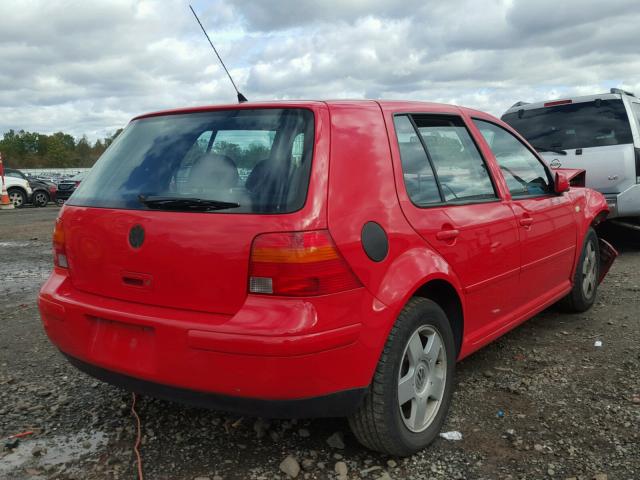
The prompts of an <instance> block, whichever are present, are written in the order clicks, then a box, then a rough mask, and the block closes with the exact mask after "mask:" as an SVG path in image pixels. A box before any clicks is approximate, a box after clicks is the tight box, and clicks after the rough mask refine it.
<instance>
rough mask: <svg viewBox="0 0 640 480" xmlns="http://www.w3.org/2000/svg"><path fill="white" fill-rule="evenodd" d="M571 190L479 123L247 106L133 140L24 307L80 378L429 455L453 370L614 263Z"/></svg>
mask: <svg viewBox="0 0 640 480" xmlns="http://www.w3.org/2000/svg"><path fill="white" fill-rule="evenodd" d="M583 185H584V172H582V171H578V170H572V171H568V170H556V171H554V172H552V171H551V170H549V169H548V168H547V166H546V165H545V164H544V162H543V161H542V160H541V159H540V157H539V156H538V154H537V153H536V152H535V150H534V149H533V148H531V147H530V146H529V145H528V144H527V142H526V141H525V140H524V139H523V138H522V137H520V136H519V135H518V134H517V133H515V131H514V130H513V129H511V128H510V127H509V126H508V125H506V124H505V123H503V122H501V121H500V120H498V119H496V118H494V117H492V116H490V115H487V114H485V113H482V112H479V111H475V110H469V109H466V108H460V107H455V106H448V105H438V104H430V103H418V102H376V101H330V102H320V101H305V102H293V101H282V102H269V103H245V104H242V105H232V106H216V107H203V108H191V109H183V110H175V111H166V112H159V113H151V114H148V115H142V116H140V117H137V118H135V119H133V120H132V122H131V123H130V125H129V126H128V127H127V128H126V129H125V131H124V132H123V133H122V134H121V135H120V136H119V137H118V138H117V139H116V141H115V142H114V144H113V145H112V147H111V148H110V149H109V150H108V151H107V152H105V154H104V155H103V156H102V158H101V159H100V160H99V162H98V163H97V164H96V165H95V166H94V168H93V169H92V171H91V173H90V174H89V175H88V176H87V177H86V179H85V180H84V181H83V182H82V184H81V185H80V186H79V187H78V189H77V190H76V191H75V193H74V194H73V196H72V197H71V198H70V199H69V200H68V201H67V202H66V204H65V206H64V208H63V209H62V211H61V212H60V217H59V219H58V221H57V224H56V227H55V232H54V240H53V242H54V255H55V268H54V271H53V273H52V274H51V277H50V278H49V279H48V280H47V282H46V283H45V285H44V286H43V287H42V290H41V292H40V297H39V307H40V312H41V315H42V321H43V323H44V328H45V329H46V331H47V334H48V335H49V338H50V339H51V341H52V342H53V343H54V344H55V345H56V346H57V347H58V348H59V349H60V350H61V351H62V352H63V353H64V354H65V355H66V356H67V357H68V359H69V361H70V362H71V363H72V364H74V365H75V366H77V367H78V368H79V369H81V370H83V371H85V372H87V373H89V374H91V375H93V376H95V377H97V378H99V379H102V380H104V381H107V382H110V383H113V384H115V385H120V386H123V387H125V388H127V389H130V390H133V391H136V392H141V393H147V394H150V395H152V396H157V397H163V398H169V399H175V400H182V401H185V402H188V403H191V404H196V405H202V406H208V407H212V408H215V409H220V410H226V411H231V412H238V413H243V414H253V415H258V416H264V417H311V416H347V417H349V421H350V424H351V427H352V429H353V431H354V433H355V435H356V437H357V438H358V439H359V440H360V441H361V442H362V443H363V444H364V445H365V446H367V447H369V448H371V449H374V450H378V451H381V452H386V453H389V454H393V455H408V454H411V453H413V452H416V451H417V450H419V449H421V448H423V447H425V446H426V445H427V444H429V443H430V442H431V441H432V440H433V439H434V438H435V437H436V436H437V434H438V431H439V429H440V428H441V426H442V424H443V422H444V419H445V416H446V413H447V409H448V407H449V404H450V402H451V394H452V387H453V373H454V366H455V363H456V361H457V360H460V359H462V358H464V357H466V356H467V355H469V354H471V353H473V352H474V351H476V350H478V349H479V348H481V347H482V346H483V345H486V344H487V343H489V342H491V341H492V340H494V339H495V338H497V337H499V336H500V335H502V334H504V333H505V332H507V331H508V330H510V329H512V328H514V327H515V326H517V325H518V324H520V323H522V322H523V321H525V320H527V319H528V318H531V317H532V316H533V315H535V314H536V313H538V312H540V311H541V310H543V309H545V308H547V307H548V306H550V305H552V304H554V303H556V302H560V303H561V304H562V306H563V307H564V308H565V309H568V310H572V311H584V310H586V309H588V308H589V307H590V306H591V305H592V304H593V302H594V300H595V298H596V289H597V286H598V283H599V282H600V281H601V280H602V278H603V276H604V275H605V273H606V271H607V270H608V268H609V266H610V264H611V262H612V261H613V259H614V258H615V256H616V253H615V250H613V249H612V248H611V247H610V246H609V245H608V244H606V242H604V241H602V240H599V239H598V237H597V236H596V233H595V231H594V228H593V227H594V226H595V225H596V224H597V223H598V222H600V221H602V220H603V219H604V218H605V216H606V215H607V203H606V202H605V199H604V197H603V196H602V195H601V194H600V193H598V192H595V191H593V190H589V189H587V188H584V187H583Z"/></svg>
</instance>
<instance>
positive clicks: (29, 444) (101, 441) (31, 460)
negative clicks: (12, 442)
mask: <svg viewBox="0 0 640 480" xmlns="http://www.w3.org/2000/svg"><path fill="white" fill-rule="evenodd" d="M107 440H108V438H107V435H106V433H104V432H94V433H89V432H81V433H76V434H73V435H55V436H53V437H46V438H45V437H43V438H40V439H37V438H34V439H32V440H23V441H21V442H20V444H19V445H18V447H17V448H15V449H14V450H13V451H12V452H11V453H9V454H8V455H5V456H4V457H0V478H5V475H8V474H10V473H12V474H16V473H18V472H17V470H18V469H24V468H34V469H36V470H39V469H41V468H43V467H48V466H57V465H61V464H63V463H67V462H73V461H75V460H78V459H79V458H80V457H82V456H83V455H87V454H89V453H95V452H96V451H98V450H99V449H100V448H102V447H104V446H105V445H106V444H107ZM35 448H40V449H41V454H40V455H39V456H34V455H33V450H34V449H35Z"/></svg>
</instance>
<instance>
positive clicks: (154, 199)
mask: <svg viewBox="0 0 640 480" xmlns="http://www.w3.org/2000/svg"><path fill="white" fill-rule="evenodd" d="M138 200H139V201H140V203H142V204H143V205H145V206H147V207H148V208H151V209H154V210H181V211H190V210H193V211H207V210H225V209H227V208H238V207H239V206H240V204H239V203H236V202H223V201H221V200H206V199H202V198H191V197H162V196H153V195H138Z"/></svg>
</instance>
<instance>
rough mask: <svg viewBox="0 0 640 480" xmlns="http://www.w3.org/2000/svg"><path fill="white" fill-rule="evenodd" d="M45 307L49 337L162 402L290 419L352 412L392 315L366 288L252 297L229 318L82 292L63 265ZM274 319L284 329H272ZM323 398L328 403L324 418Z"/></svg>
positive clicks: (78, 359)
mask: <svg viewBox="0 0 640 480" xmlns="http://www.w3.org/2000/svg"><path fill="white" fill-rule="evenodd" d="M38 304H39V308H40V314H41V317H42V322H43V325H44V327H45V330H46V332H47V335H48V336H49V338H50V339H51V341H52V342H53V343H54V344H55V345H56V346H57V347H58V348H59V349H60V350H61V351H62V352H63V353H64V354H65V355H67V356H68V357H70V359H71V362H72V363H73V364H74V365H76V366H78V367H79V368H80V369H81V370H84V371H86V372H88V373H89V374H91V375H93V376H95V377H98V378H101V379H103V380H105V381H107V382H110V383H114V384H116V385H120V386H123V387H125V388H129V389H132V390H134V391H140V392H143V393H144V392H147V393H150V394H152V395H154V394H155V395H156V396H159V397H162V398H172V399H175V400H182V401H186V402H187V403H192V404H197V405H203V406H205V405H206V406H211V407H213V408H219V409H223V410H229V411H236V412H239V413H253V414H256V415H265V416H286V417H294V416H341V415H348V414H349V413H351V412H352V411H353V409H355V408H356V407H357V405H358V403H359V401H360V400H361V398H362V395H363V392H364V391H365V390H366V388H367V387H368V385H369V383H370V380H371V377H372V375H373V371H374V369H375V366H376V364H377V360H378V356H379V353H380V351H381V349H382V345H383V343H384V340H385V338H386V333H387V330H388V327H389V325H390V323H389V322H390V320H391V319H390V318H389V314H390V312H389V311H388V310H389V309H387V308H386V307H384V305H382V304H380V302H378V301H377V300H375V299H374V298H373V297H372V296H371V295H370V294H369V293H368V291H367V290H365V289H357V290H352V291H350V292H344V293H340V294H335V295H327V296H323V297H316V298H314V299H306V300H305V299H289V298H286V299H285V298H265V297H261V296H251V295H249V296H248V297H247V301H246V302H245V305H244V306H243V307H242V308H241V309H240V310H239V311H238V312H237V313H236V314H235V315H233V316H224V315H216V314H210V313H205V312H187V311H179V310H173V309H168V308H164V307H156V306H151V305H141V304H137V303H135V304H134V303H130V302H124V301H120V300H116V299H110V298H105V297H101V296H98V295H93V294H89V293H86V292H81V291H78V290H77V289H75V288H74V287H73V285H72V282H71V279H70V278H69V276H68V275H67V274H66V273H65V272H64V271H63V270H60V269H56V271H54V273H53V274H52V275H51V277H50V278H49V279H48V280H47V282H46V283H45V284H44V286H43V287H42V290H41V292H40V296H39V300H38ZM274 322H276V323H274ZM269 323H272V324H273V325H278V327H277V328H273V329H272V331H271V332H269V331H265V329H264V325H265V324H269ZM270 333H271V334H270ZM154 392H155V393H154ZM240 399H241V400H240ZM318 402H320V403H324V402H326V412H325V413H324V414H323V413H322V409H318V407H317V405H318ZM254 406H257V409H254ZM267 407H269V408H267ZM294 407H295V408H296V409H297V410H296V411H293V410H290V409H291V408H294ZM263 409H264V410H263Z"/></svg>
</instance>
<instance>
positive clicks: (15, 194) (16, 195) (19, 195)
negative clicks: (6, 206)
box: [7, 188, 27, 208]
mask: <svg viewBox="0 0 640 480" xmlns="http://www.w3.org/2000/svg"><path fill="white" fill-rule="evenodd" d="M7 194H8V195H9V200H10V201H11V203H13V206H14V207H15V208H22V207H24V205H25V204H26V203H27V196H26V195H25V193H24V192H23V191H22V190H20V189H19V188H10V189H9V190H8V191H7Z"/></svg>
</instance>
